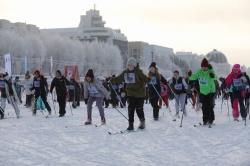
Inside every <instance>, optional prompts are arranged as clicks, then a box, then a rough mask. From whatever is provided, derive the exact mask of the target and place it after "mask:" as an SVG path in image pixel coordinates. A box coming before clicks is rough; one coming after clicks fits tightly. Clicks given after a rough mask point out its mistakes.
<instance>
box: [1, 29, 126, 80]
mask: <svg viewBox="0 0 250 166" xmlns="http://www.w3.org/2000/svg"><path fill="white" fill-rule="evenodd" d="M7 53H10V54H11V57H12V70H13V74H14V75H19V74H24V57H25V56H27V59H28V70H29V71H31V72H32V71H34V70H36V69H38V68H39V67H40V61H41V62H42V73H43V74H44V75H50V57H51V56H52V57H53V61H54V62H53V68H54V70H57V69H60V70H62V71H64V68H65V66H67V65H77V66H78V68H79V72H80V75H81V76H84V75H85V74H86V72H87V70H88V69H89V68H92V69H93V70H94V72H95V75H111V74H118V73H120V72H121V70H122V64H123V59H122V57H121V54H120V50H119V49H118V47H117V46H113V45H109V44H106V43H98V42H80V41H78V40H71V39H69V38H67V37H61V36H56V35H46V34H28V33H18V32H11V31H8V30H0V58H2V60H1V62H0V65H1V66H2V67H3V66H4V61H3V58H4V57H3V56H4V55H5V54H7Z"/></svg>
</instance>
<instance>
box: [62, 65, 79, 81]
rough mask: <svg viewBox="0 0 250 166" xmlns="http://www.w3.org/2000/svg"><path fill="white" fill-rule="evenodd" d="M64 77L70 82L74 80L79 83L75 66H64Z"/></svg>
mask: <svg viewBox="0 0 250 166" xmlns="http://www.w3.org/2000/svg"><path fill="white" fill-rule="evenodd" d="M64 76H65V77H66V78H67V79H68V80H70V78H74V79H75V80H76V81H80V75H79V72H78V67H77V66H65V71H64Z"/></svg>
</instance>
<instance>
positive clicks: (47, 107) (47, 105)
mask: <svg viewBox="0 0 250 166" xmlns="http://www.w3.org/2000/svg"><path fill="white" fill-rule="evenodd" d="M39 96H40V95H37V94H36V95H35V99H36V100H35V103H36V102H37V99H38V97H39ZM41 98H42V100H43V103H44V105H45V107H46V109H47V110H48V111H49V112H50V111H51V108H50V106H49V103H48V101H47V97H46V95H41ZM34 109H35V110H36V104H35V108H34ZM35 112H36V111H35Z"/></svg>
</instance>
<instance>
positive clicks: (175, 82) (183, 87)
mask: <svg viewBox="0 0 250 166" xmlns="http://www.w3.org/2000/svg"><path fill="white" fill-rule="evenodd" d="M169 84H170V85H171V86H172V87H173V91H174V96H175V111H176V114H175V116H176V117H178V116H179V109H180V107H181V110H182V111H183V114H184V115H185V116H187V111H186V109H185V101H186V92H187V87H188V86H187V83H186V81H185V79H183V78H182V77H180V76H179V71H177V70H175V71H174V73H173V77H172V78H171V79H170V80H169Z"/></svg>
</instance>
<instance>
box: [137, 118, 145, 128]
mask: <svg viewBox="0 0 250 166" xmlns="http://www.w3.org/2000/svg"><path fill="white" fill-rule="evenodd" d="M145 127H146V125H145V119H144V118H143V119H141V120H140V124H139V126H138V129H145Z"/></svg>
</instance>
